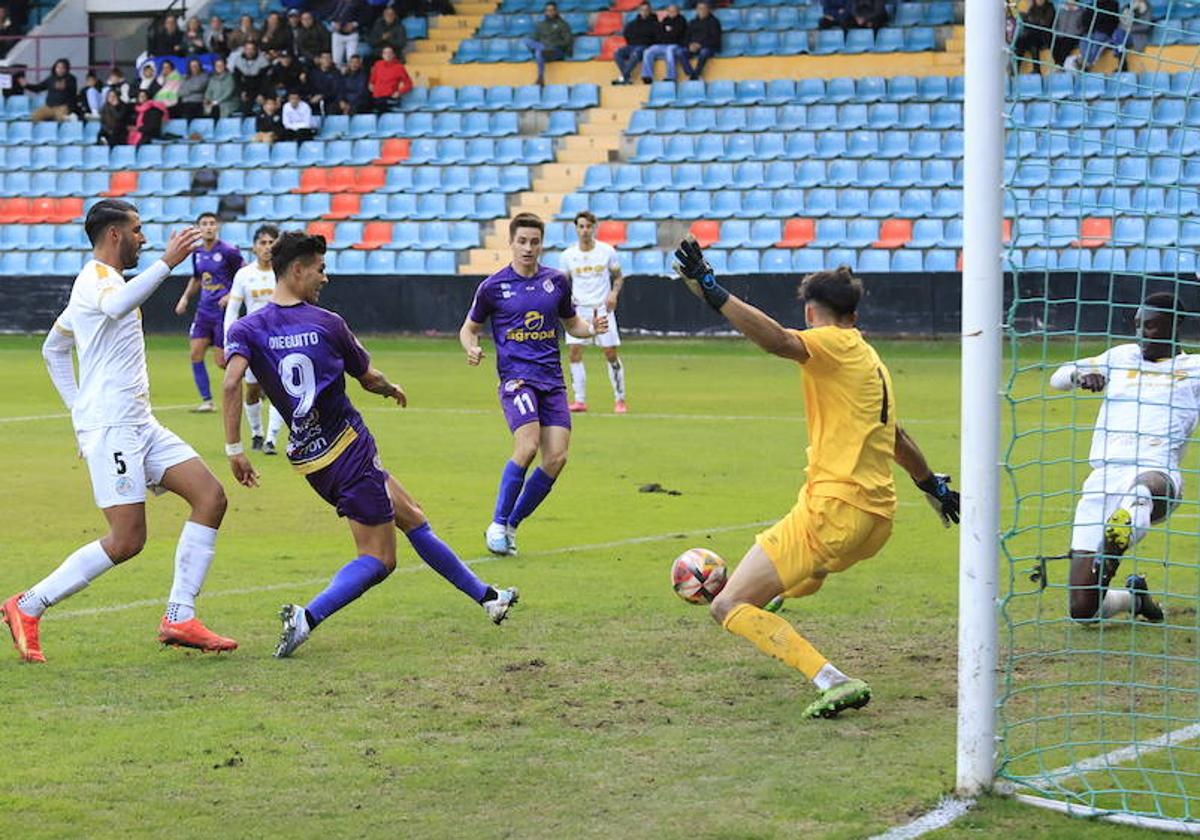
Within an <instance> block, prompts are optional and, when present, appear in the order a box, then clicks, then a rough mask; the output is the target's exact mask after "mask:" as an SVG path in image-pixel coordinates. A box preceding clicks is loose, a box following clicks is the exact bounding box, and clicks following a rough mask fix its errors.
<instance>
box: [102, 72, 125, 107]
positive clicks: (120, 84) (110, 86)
mask: <svg viewBox="0 0 1200 840" xmlns="http://www.w3.org/2000/svg"><path fill="white" fill-rule="evenodd" d="M104 87H105V88H106V89H107V90H115V91H116V92H117V96H119V97H120V99H121V101H122V102H124V103H125V104H127V105H128V104H129V103H130V102H131V101H132V100H131V98H130V94H129V82H127V81H125V74H124V73H122V72H121V68H120V67H114V68H112V69H111V70H109V71H108V79H107V80H106V81H105V82H104Z"/></svg>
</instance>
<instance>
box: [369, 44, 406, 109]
mask: <svg viewBox="0 0 1200 840" xmlns="http://www.w3.org/2000/svg"><path fill="white" fill-rule="evenodd" d="M412 89H413V83H412V79H410V78H409V76H408V71H407V70H405V69H404V62H402V61H400V60H399V59H397V58H396V51H395V50H394V49H392V48H391V47H384V48H383V56H382V57H381V58H380V59H379V60H378V61H376V62H375V64H374V66H373V67H371V99H372V103H373V104H374V106H375V109H376V110H378V111H389V110H391V109H392V108H393V107H395V106H396V105H399V104H400V97H402V96H404V94H406V93H408V92H409V91H410V90H412Z"/></svg>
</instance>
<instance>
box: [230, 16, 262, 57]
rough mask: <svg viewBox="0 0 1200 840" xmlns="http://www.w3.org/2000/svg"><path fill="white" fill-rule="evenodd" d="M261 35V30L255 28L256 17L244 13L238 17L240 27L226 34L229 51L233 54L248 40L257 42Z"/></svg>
mask: <svg viewBox="0 0 1200 840" xmlns="http://www.w3.org/2000/svg"><path fill="white" fill-rule="evenodd" d="M260 37H261V36H260V33H259V31H258V30H257V29H255V28H254V18H252V17H250V15H242V16H241V17H240V18H238V28H237V29H235V30H233V31H232V32H230V33H229V35H227V36H226V38H225V44H226V46H228V47H229V53H230V54H232V53H234V52H237V51H238V50H240V49H241V48H242V47H244V46H245V45H246V42H247V41H255V42H257V41H258V39H259V38H260Z"/></svg>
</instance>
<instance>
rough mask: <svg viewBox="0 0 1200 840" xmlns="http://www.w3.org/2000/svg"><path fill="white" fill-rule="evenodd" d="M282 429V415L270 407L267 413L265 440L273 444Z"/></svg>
mask: <svg viewBox="0 0 1200 840" xmlns="http://www.w3.org/2000/svg"><path fill="white" fill-rule="evenodd" d="M282 429H283V415H282V414H280V413H279V410H278V409H277V408H275V406H271V407H270V409H268V411H267V440H269V441H271V443H274V442H275V438H277V437H279V432H280V431H281V430H282Z"/></svg>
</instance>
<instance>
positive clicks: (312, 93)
mask: <svg viewBox="0 0 1200 840" xmlns="http://www.w3.org/2000/svg"><path fill="white" fill-rule="evenodd" d="M355 54H356V55H357V53H355ZM305 94H306V96H307V98H308V104H309V105H311V106H312V109H313V111H314V112H319V113H321V114H324V115H325V116H329V115H330V114H337V113H340V112H341V104H340V103H341V101H342V98H343V97H342V74H341V71H339V70H338V69H337V67H336V66H335V65H334V63H333V56H331V55H330V54H329V53H327V52H323V53H321V54H320V55H319V56H317V66H316V67H314V68H313V69H312V70H309V71H308V80H307V84H306V86H305Z"/></svg>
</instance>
